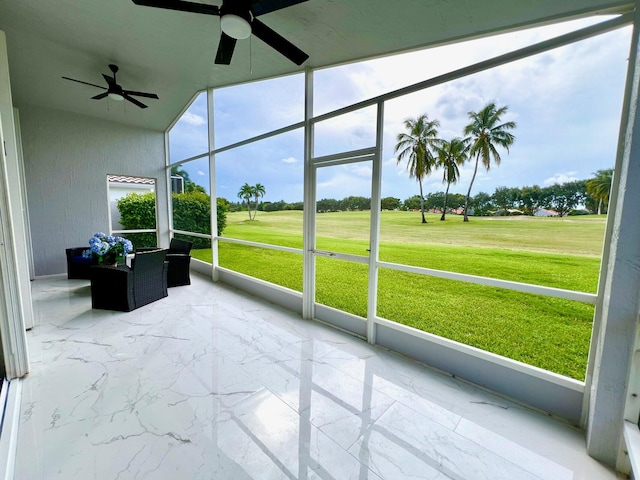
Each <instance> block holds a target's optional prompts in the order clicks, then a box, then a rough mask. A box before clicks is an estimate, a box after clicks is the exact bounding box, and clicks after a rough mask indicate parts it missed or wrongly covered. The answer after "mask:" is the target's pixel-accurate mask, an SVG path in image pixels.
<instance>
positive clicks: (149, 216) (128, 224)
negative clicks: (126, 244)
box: [118, 192, 158, 248]
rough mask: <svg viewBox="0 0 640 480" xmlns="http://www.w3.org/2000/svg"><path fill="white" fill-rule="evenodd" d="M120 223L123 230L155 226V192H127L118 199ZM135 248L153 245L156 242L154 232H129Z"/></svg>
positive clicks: (129, 237)
mask: <svg viewBox="0 0 640 480" xmlns="http://www.w3.org/2000/svg"><path fill="white" fill-rule="evenodd" d="M118 210H119V211H120V224H121V225H122V226H123V227H124V229H125V230H137V229H143V228H145V229H146V228H156V194H155V193H153V192H148V193H129V194H128V195H127V196H126V197H123V198H121V199H119V200H118ZM127 238H128V239H129V240H131V242H132V243H133V246H134V247H135V248H142V247H155V246H156V245H157V244H158V240H157V238H156V234H155V233H129V234H127Z"/></svg>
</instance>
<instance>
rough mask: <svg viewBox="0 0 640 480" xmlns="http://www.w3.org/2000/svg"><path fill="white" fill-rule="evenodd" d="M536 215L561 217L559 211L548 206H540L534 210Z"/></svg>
mask: <svg viewBox="0 0 640 480" xmlns="http://www.w3.org/2000/svg"><path fill="white" fill-rule="evenodd" d="M533 215H534V216H535V217H559V215H558V212H556V211H555V210H548V209H546V208H539V209H537V210H536V211H535V212H533Z"/></svg>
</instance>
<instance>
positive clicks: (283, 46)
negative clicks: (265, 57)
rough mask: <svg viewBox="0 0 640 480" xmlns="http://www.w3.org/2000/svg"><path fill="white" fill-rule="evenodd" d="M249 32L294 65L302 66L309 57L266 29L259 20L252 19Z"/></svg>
mask: <svg viewBox="0 0 640 480" xmlns="http://www.w3.org/2000/svg"><path fill="white" fill-rule="evenodd" d="M251 31H252V33H253V34H254V35H255V36H256V37H258V38H259V39H260V40H262V41H263V42H264V43H266V44H267V45H269V46H270V47H271V48H273V49H274V50H277V51H278V52H280V53H281V54H282V55H284V56H285V57H287V58H288V59H289V60H291V61H292V62H293V63H295V64H296V65H302V64H303V63H304V62H305V60H307V58H309V55H307V54H306V53H304V52H303V51H302V50H300V49H299V48H298V47H296V46H295V45H294V44H293V43H291V42H290V41H289V40H287V39H286V38H284V37H283V36H282V35H280V34H279V33H276V32H275V31H274V30H272V29H271V28H269V27H267V26H266V25H265V24H264V23H262V22H261V21H260V20H257V19H255V18H254V19H253V21H252V22H251Z"/></svg>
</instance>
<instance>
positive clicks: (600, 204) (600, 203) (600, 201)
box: [598, 198, 602, 215]
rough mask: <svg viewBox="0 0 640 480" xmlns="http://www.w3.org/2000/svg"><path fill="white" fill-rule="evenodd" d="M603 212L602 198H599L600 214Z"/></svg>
mask: <svg viewBox="0 0 640 480" xmlns="http://www.w3.org/2000/svg"><path fill="white" fill-rule="evenodd" d="M601 213H602V198H599V199H598V215H600V214H601Z"/></svg>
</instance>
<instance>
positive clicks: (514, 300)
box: [194, 211, 606, 380]
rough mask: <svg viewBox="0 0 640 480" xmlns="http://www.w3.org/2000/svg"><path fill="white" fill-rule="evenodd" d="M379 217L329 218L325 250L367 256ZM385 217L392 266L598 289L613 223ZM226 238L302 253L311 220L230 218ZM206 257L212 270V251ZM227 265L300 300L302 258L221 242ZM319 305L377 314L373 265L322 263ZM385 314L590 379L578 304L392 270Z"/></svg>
mask: <svg viewBox="0 0 640 480" xmlns="http://www.w3.org/2000/svg"><path fill="white" fill-rule="evenodd" d="M368 218H369V212H338V213H327V214H319V215H318V220H317V232H318V239H317V243H318V245H317V246H318V248H319V249H323V250H331V251H339V252H345V253H352V254H357V255H366V254H367V252H366V250H367V249H368V248H369V242H368V232H369V222H368ZM427 218H428V221H429V223H427V224H421V223H420V214H419V213H416V212H382V215H381V234H380V238H381V247H380V260H381V261H386V262H392V263H400V264H407V265H414V266H421V267H426V268H433V269H438V270H447V271H454V272H459V273H467V274H473V275H480V276H487V277H493V278H500V279H505V280H512V281H518V282H524V283H532V284H537V285H544V286H550V287H556V288H563V289H569V290H578V291H586V292H593V293H595V291H596V286H597V278H598V268H599V264H600V258H599V256H600V253H601V250H602V242H603V235H604V225H605V220H606V219H605V217H604V216H582V217H569V218H562V219H561V218H537V217H479V218H474V217H472V218H471V221H470V222H469V223H463V222H462V217H458V216H448V217H447V220H446V221H445V222H440V221H439V215H428V217H427ZM224 236H227V237H231V238H239V239H244V240H250V241H255V242H262V243H269V244H274V245H282V246H288V247H295V248H302V212H299V211H287V212H270V213H266V212H259V213H258V216H257V219H256V220H254V221H251V222H250V221H248V219H247V214H246V212H244V213H242V212H237V213H230V214H229V215H228V218H227V228H226V230H225V232H224ZM194 257H196V258H200V259H202V260H205V261H209V262H210V261H211V251H210V250H199V251H194ZM219 260H220V265H221V266H223V267H226V268H230V269H232V270H236V271H239V272H241V273H245V274H247V275H251V276H254V277H256V278H260V279H263V280H266V281H269V282H273V283H275V284H278V285H282V286H285V287H287V288H291V289H294V290H297V291H301V290H302V256H301V255H298V254H295V253H287V252H279V251H273V250H265V249H263V248H256V247H247V246H244V245H238V244H231V243H227V242H221V243H220V248H219ZM316 282H317V291H316V300H317V301H318V302H319V303H322V304H325V305H329V306H331V307H334V308H339V309H341V310H345V311H347V312H350V313H353V314H356V315H359V316H362V317H365V316H366V311H367V305H366V301H367V292H366V288H367V269H366V266H365V265H361V264H355V263H352V262H345V261H338V260H335V259H329V258H319V259H318V261H317V278H316ZM378 315H379V316H381V317H384V318H387V319H389V320H393V321H397V322H399V323H403V324H406V325H409V326H412V327H414V328H418V329H421V330H424V331H427V332H430V333H434V334H436V335H440V336H443V337H446V338H449V339H452V340H456V341H459V342H463V343H466V344H468V345H472V346H475V347H478V348H482V349H485V350H488V351H490V352H493V353H497V354H499V355H503V356H506V357H509V358H513V359H516V360H519V361H523V362H526V363H529V364H531V365H535V366H538V367H541V368H545V369H548V370H551V371H553V372H556V373H559V374H562V375H567V376H570V377H573V378H577V379H581V380H582V379H584V371H585V367H586V360H587V354H588V348H589V340H590V336H591V323H592V317H593V307H592V306H591V305H587V304H583V303H580V302H575V301H568V300H560V299H555V298H549V297H542V296H538V295H530V294H524V293H519V292H513V291H509V290H504V289H499V288H493V287H485V286H481V285H474V284H468V283H462V282H457V281H452V280H444V279H438V278H433V277H424V276H421V275H416V274H410V273H404V272H398V271H393V270H388V269H381V271H380V277H379V289H378Z"/></svg>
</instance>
